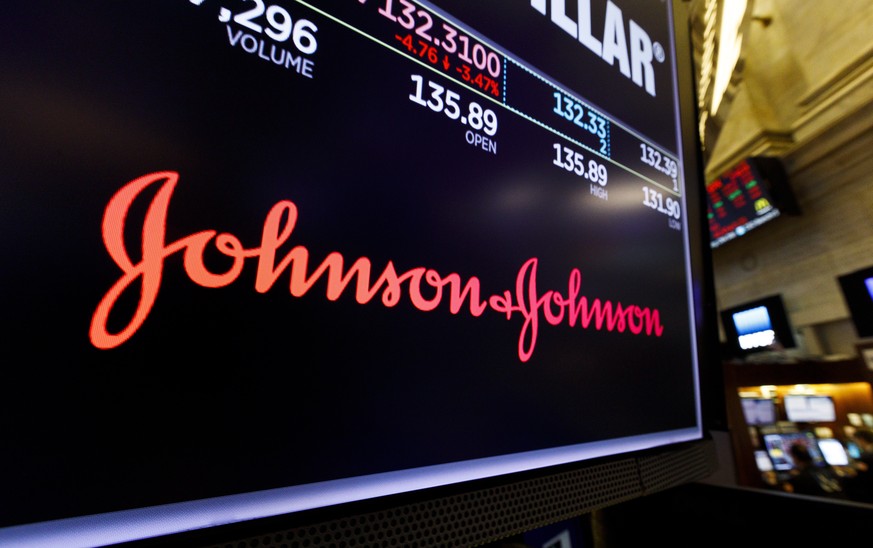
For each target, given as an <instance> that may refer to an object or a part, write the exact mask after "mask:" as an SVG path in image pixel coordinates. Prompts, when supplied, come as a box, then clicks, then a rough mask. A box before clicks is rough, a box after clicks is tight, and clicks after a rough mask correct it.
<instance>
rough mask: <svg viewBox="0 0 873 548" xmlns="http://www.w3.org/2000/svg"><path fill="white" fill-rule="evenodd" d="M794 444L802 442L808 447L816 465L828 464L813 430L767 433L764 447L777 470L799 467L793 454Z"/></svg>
mask: <svg viewBox="0 0 873 548" xmlns="http://www.w3.org/2000/svg"><path fill="white" fill-rule="evenodd" d="M794 444H801V445H804V446H805V447H806V448H807V450H808V451H809V455H810V456H811V457H812V461H813V464H814V465H815V466H825V465H826V464H827V462H826V461H825V459H824V457H823V456H822V452H821V450H820V449H819V447H818V443H817V440H816V437H815V436H814V435H813V434H812V433H811V432H792V433H783V434H765V435H764V447H765V449H766V450H767V454H768V455H770V460H772V461H773V468H774V469H775V470H776V471H782V472H784V471H787V470H792V469H794V468H796V467H797V465H796V464H795V462H794V458H793V457H792V456H791V446H792V445H794Z"/></svg>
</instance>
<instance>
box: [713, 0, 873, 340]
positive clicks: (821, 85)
mask: <svg viewBox="0 0 873 548" xmlns="http://www.w3.org/2000/svg"><path fill="white" fill-rule="evenodd" d="M752 15H753V18H752V19H753V20H752V22H751V24H750V26H749V28H748V29H747V32H746V35H745V36H744V42H743V44H744V46H743V47H744V49H743V54H742V63H741V65H740V70H739V71H738V74H737V76H738V79H737V84H736V86H735V88H734V90H733V95H732V96H731V98H730V100H729V101H728V102H727V106H726V107H724V108H726V109H728V110H727V112H720V113H719V117H720V118H722V119H723V120H724V122H723V125H722V127H721V129H720V132H719V134H718V138H717V141H716V142H715V145H714V146H713V147H712V150H709V151H707V156H708V157H709V162H708V164H707V167H706V177H707V180H711V179H713V178H714V177H715V176H717V174H718V173H720V172H721V171H723V170H725V169H727V168H729V167H730V166H731V165H733V164H734V163H736V162H737V161H739V160H740V159H741V158H743V157H744V156H750V155H759V154H763V155H772V156H778V157H781V158H782V159H783V162H784V163H785V166H786V168H787V171H788V175H789V179H790V181H791V185H792V187H793V188H794V191H795V193H796V195H797V198H798V201H799V203H800V207H801V208H802V210H803V213H802V215H800V216H796V217H788V216H783V217H781V218H778V219H776V220H775V221H773V222H772V223H770V224H767V225H764V226H761V227H759V228H758V229H756V230H753V231H751V232H749V233H747V234H746V235H744V236H743V237H742V238H739V239H736V240H734V241H732V242H728V243H727V244H725V245H724V246H723V247H720V248H718V249H716V250H714V251H713V261H714V267H715V277H716V280H715V281H716V290H717V293H718V305H719V307H720V308H724V307H727V306H732V305H734V304H738V303H741V302H743V301H747V300H751V299H754V298H757V297H761V296H764V295H769V294H773V293H781V294H782V295H783V298H784V300H785V303H786V306H787V308H788V311H789V314H790V317H791V320H792V322H793V323H794V325H795V327H796V328H798V330H799V331H801V332H802V333H803V335H804V340H805V342H806V344H807V347H808V350H809V351H810V352H812V353H814V354H839V353H844V354H854V353H855V349H854V343H855V340H856V338H857V337H856V335H855V332H854V328H853V327H852V325H851V323H850V322H849V320H848V310H847V308H846V306H845V303H844V301H843V298H842V295H841V293H840V290H839V286H838V283H837V280H836V276H838V275H839V274H843V273H845V272H849V271H851V270H855V269H857V268H861V267H865V266H870V265H873V32H871V30H870V29H873V2H870V1H869V0H846V1H842V0H841V1H836V0H756V2H755V3H754V5H753V8H752ZM764 18H767V21H768V24H766V25H765V24H763V23H762V22H761V21H762V20H763V19H764Z"/></svg>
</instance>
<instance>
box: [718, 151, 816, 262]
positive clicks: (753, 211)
mask: <svg viewBox="0 0 873 548" xmlns="http://www.w3.org/2000/svg"><path fill="white" fill-rule="evenodd" d="M706 196H707V218H708V220H709V233H710V239H711V244H710V245H711V246H712V247H713V248H716V247H720V246H722V245H724V244H726V243H727V242H730V241H732V240H734V239H736V238H738V237H741V236H743V235H745V234H747V233H748V232H749V231H750V230H753V229H755V228H758V227H760V226H761V225H764V224H765V223H768V222H771V221H773V220H775V219H777V218H778V217H780V216H781V215H784V214H789V215H798V214H800V208H799V206H798V204H797V200H796V198H795V196H794V193H793V190H792V188H791V186H790V184H789V181H788V176H787V174H786V172H785V168H784V166H783V165H782V162H781V160H780V159H779V158H775V157H768V156H753V157H749V158H745V159H743V160H742V161H740V162H739V163H738V164H737V165H735V166H733V167H732V168H731V169H730V170H728V171H726V172H725V173H723V174H721V175H720V176H719V177H718V178H716V179H715V180H713V181H711V182H709V183H708V184H707V185H706Z"/></svg>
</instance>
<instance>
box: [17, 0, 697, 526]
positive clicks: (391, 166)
mask: <svg viewBox="0 0 873 548" xmlns="http://www.w3.org/2000/svg"><path fill="white" fill-rule="evenodd" d="M207 4H208V3H207ZM204 6H206V4H204ZM286 7H287V8H288V9H289V11H291V12H292V14H295V13H296V14H300V15H297V16H298V17H306V18H308V19H311V20H313V21H315V22H317V23H318V26H319V30H318V41H319V47H318V51H317V53H316V54H315V55H313V56H312V58H313V59H315V78H314V79H312V80H310V79H307V78H304V77H301V76H300V75H297V74H294V73H293V72H291V71H287V70H285V69H283V68H280V67H276V66H273V65H271V64H270V63H268V62H265V61H263V60H259V59H257V58H256V57H255V56H253V55H250V54H246V53H244V52H243V51H241V50H240V49H239V48H238V47H237V48H232V47H230V46H229V45H228V43H227V32H226V30H225V28H224V25H223V24H220V23H218V22H217V21H216V20H215V19H214V13H215V12H214V11H210V12H208V15H207V12H205V9H206V8H205V7H201V8H195V7H193V6H192V5H190V4H188V3H186V2H154V3H148V5H145V4H139V5H132V4H129V3H125V4H123V5H122V4H120V3H117V2H108V1H107V2H94V3H91V4H89V7H88V9H87V10H85V9H83V8H82V7H81V6H74V5H57V4H56V3H50V2H28V3H26V4H25V3H20V5H17V6H16V7H15V8H14V9H13V10H12V12H13V13H12V15H11V16H10V17H9V18H6V19H7V22H5V23H4V24H3V26H4V33H3V35H2V36H3V37H2V38H0V40H2V42H0V45H2V47H0V71H2V73H3V74H4V78H3V80H2V82H0V104H2V106H0V116H2V118H0V127H2V128H3V133H5V134H6V135H7V137H6V138H4V142H5V144H4V146H3V147H2V149H0V160H2V165H3V170H4V176H3V179H4V181H3V184H2V185H0V204H2V205H0V208H2V215H0V223H2V227H0V228H2V231H3V238H2V239H0V245H2V253H3V256H4V265H5V266H4V267H3V268H2V269H0V288H2V289H0V299H2V301H0V306H2V310H3V312H2V317H3V320H2V321H3V335H2V338H3V348H4V350H3V353H4V357H3V359H2V362H3V365H2V366H0V371H2V376H3V380H2V384H0V395H2V398H0V399H2V402H0V411H2V413H0V428H2V431H3V432H4V435H3V441H2V460H3V461H5V462H4V463H3V464H4V467H3V468H4V470H5V472H4V489H3V495H2V496H3V499H4V506H8V505H7V504H6V502H9V501H15V504H14V506H13V509H12V511H11V512H8V513H7V512H4V513H3V518H2V520H3V522H2V524H3V525H8V524H13V523H20V522H27V521H35V520H41V519H49V518H56V517H65V516H69V515H77V514H83V513H93V512H101V511H109V510H117V509H122V508H133V507H138V506H141V505H151V504H161V503H167V502H173V501H178V500H189V499H193V498H203V497H209V496H216V495H222V494H229V493H237V492H244V491H252V490H257V489H266V488H272V487H279V486H286V485H296V484H301V483H308V482H312V481H319V480H324V479H331V478H339V477H350V476H355V475H361V474H368V473H375V472H380V471H387V470H395V469H404V468H411V467H417V466H425V465H430V464H437V463H444V462H455V461H460V460H467V459H474V458H479V457H485V456H492V455H502V454H509V453H515V452H520V451H526V450H533V449H540V448H547V447H556V446H562V445H569V444H575V443H582V442H587V441H595V440H603V439H609V438H613V437H620V436H629V435H634V434H640V433H647V432H655V431H663V430H668V429H675V428H683V427H688V426H693V425H694V424H695V406H694V379H693V378H692V376H691V370H692V366H691V361H690V355H691V350H690V343H689V341H688V332H689V330H690V325H689V320H688V312H687V304H686V301H687V295H686V290H685V272H684V266H683V251H682V245H681V238H682V235H681V233H680V232H677V231H674V230H669V229H667V226H666V219H665V217H664V216H663V215H660V214H657V213H654V212H652V210H650V209H648V208H646V207H644V206H642V205H641V202H642V193H641V190H640V182H639V181H637V180H635V178H634V177H633V176H632V175H630V174H626V173H624V172H623V171H621V170H620V169H618V168H616V167H615V166H611V167H610V182H609V185H608V187H607V188H608V189H609V193H610V194H609V197H610V198H609V201H603V200H598V199H597V198H595V197H594V196H592V195H591V194H590V192H589V189H588V184H587V183H583V182H580V180H579V179H578V178H576V177H575V176H573V175H570V174H567V173H566V172H563V171H562V170H560V169H558V168H556V167H555V166H553V165H552V162H551V160H552V158H553V152H552V144H553V143H555V142H559V141H560V140H559V139H558V138H557V137H555V136H554V135H552V134H550V133H548V132H547V131H545V130H543V129H541V128H538V127H536V126H534V125H533V124H531V123H530V122H528V121H526V120H524V119H522V118H520V117H518V116H515V115H513V114H511V113H509V112H508V111H505V110H501V109H500V108H499V107H496V106H493V105H492V108H494V109H495V111H496V112H497V114H498V117H499V124H500V125H499V130H498V133H497V135H496V137H495V140H496V141H497V143H498V146H499V149H498V154H497V155H492V154H490V153H487V152H485V151H482V150H480V149H476V148H474V147H473V146H470V145H468V144H467V143H466V142H465V140H464V128H463V127H462V126H460V125H458V124H457V122H454V121H452V120H449V119H448V118H447V117H445V116H444V115H441V114H437V113H434V112H431V111H429V110H427V109H425V108H422V107H419V106H418V105H415V104H414V103H412V102H411V101H409V99H408V94H409V93H410V92H411V91H412V82H411V80H410V74H413V73H417V74H423V75H425V77H426V78H429V79H432V80H435V81H440V82H443V83H444V84H445V85H446V86H447V87H450V88H451V89H454V90H456V91H458V92H460V93H461V95H462V97H464V99H465V100H473V99H476V97H477V96H475V95H474V94H472V93H471V92H470V91H469V90H466V89H464V88H462V87H461V86H460V85H459V84H457V83H455V82H449V81H448V80H445V79H444V78H442V77H441V76H439V75H436V74H430V73H428V72H427V71H426V70H425V69H423V68H421V67H418V66H415V65H412V64H411V63H410V62H409V61H408V60H405V59H403V58H401V57H399V56H397V55H396V54H394V53H390V52H389V51H387V50H386V49H385V48H383V47H381V46H378V45H376V44H374V43H372V42H370V41H367V40H363V39H361V38H360V37H359V36H357V35H355V34H353V33H352V32H351V31H350V30H348V29H346V28H343V27H340V26H338V25H336V24H334V23H332V22H330V21H328V20H326V19H324V18H323V17H321V16H319V15H318V14H315V13H312V12H309V11H308V10H306V9H305V8H303V7H302V6H298V5H296V4H293V3H286ZM213 10H214V8H213ZM524 17H525V18H527V17H529V18H530V20H531V22H532V23H531V24H536V25H540V24H541V23H544V22H547V20H546V19H545V18H543V17H542V16H541V15H540V14H538V13H537V12H535V11H534V10H533V9H530V14H529V16H528V15H524ZM525 20H526V19H525ZM552 32H560V31H559V30H557V29H553V30H552ZM519 53H520V54H521V56H522V57H524V56H525V52H519ZM594 61H596V62H600V61H599V60H597V59H595V60H594ZM615 80H616V81H618V82H621V85H622V86H623V85H624V84H626V83H629V81H627V80H626V79H625V78H624V77H623V76H621V75H620V74H618V73H617V71H616V74H615ZM611 81H612V80H609V82H611ZM606 84H607V80H604V81H603V85H606ZM587 92H588V90H580V91H579V93H580V94H582V95H584V94H585V93H587ZM641 95H644V94H642V93H640V92H639V90H637V94H636V95H635V96H634V97H637V96H641ZM617 115H618V116H621V115H622V113H618V114H617ZM641 120H642V119H641ZM641 123H642V121H641ZM664 144H665V145H666V146H667V148H668V149H673V148H675V147H674V146H672V144H673V143H671V142H666V143H664ZM159 170H174V171H178V172H179V173H180V175H181V179H180V183H179V185H178V188H177V189H176V191H175V193H174V196H173V199H172V202H171V204H170V208H169V219H170V220H169V224H168V227H167V242H171V241H174V240H176V239H178V238H181V237H183V236H186V235H188V234H191V233H193V232H196V231H199V230H207V229H214V230H218V231H219V232H223V231H227V232H230V233H232V234H234V235H236V236H237V237H239V238H240V239H241V240H242V241H243V243H244V244H245V245H247V246H249V247H254V246H256V245H258V243H259V239H260V231H261V227H262V224H263V220H264V216H265V215H266V213H267V211H268V210H269V208H270V207H271V206H272V205H273V204H274V203H276V202H277V201H279V200H284V199H287V200H291V201H293V202H294V203H295V204H296V205H297V207H298V208H299V212H300V216H299V219H298V223H297V227H296V229H295V231H294V233H293V235H292V237H291V241H290V242H289V244H288V245H286V246H285V248H284V249H286V250H287V249H290V247H292V246H293V245H303V246H305V247H307V248H308V249H309V251H310V253H311V257H312V258H311V261H312V264H318V263H320V261H321V260H322V259H323V257H324V256H325V255H326V254H327V253H329V252H332V251H338V252H340V253H341V254H342V255H343V256H344V257H345V258H346V260H347V264H348V263H350V262H351V261H353V260H355V259H357V258H358V257H362V256H365V257H368V258H369V259H370V260H371V261H372V262H373V265H374V271H376V272H379V271H381V269H382V268H383V267H384V265H385V264H386V263H387V262H388V261H392V262H393V263H394V264H395V265H396V267H397V269H398V271H405V270H408V269H410V268H413V267H417V266H426V267H428V268H433V269H435V270H437V271H438V272H440V273H441V274H444V275H445V274H448V273H450V272H457V273H459V274H460V275H461V277H462V279H464V280H466V279H468V278H469V277H471V276H476V277H478V278H479V279H480V281H481V283H482V289H483V294H484V295H491V294H497V293H501V292H502V291H504V290H512V289H513V288H514V284H515V277H516V274H517V272H518V269H519V268H520V267H521V265H522V264H523V263H524V262H525V261H526V260H527V259H529V258H531V257H537V258H538V259H539V272H538V286H539V288H540V292H541V293H542V292H544V291H546V290H548V289H555V290H559V291H561V292H562V293H564V294H566V290H567V278H568V276H569V273H570V271H571V269H573V268H579V269H580V270H581V271H582V280H583V281H582V294H583V295H588V296H589V298H592V299H593V298H595V297H599V298H601V299H604V300H611V301H613V302H622V303H635V304H639V305H640V306H646V307H651V308H653V309H658V310H660V313H661V318H662V322H663V323H664V325H665V332H664V336H663V337H660V338H654V337H644V336H633V335H631V334H630V333H628V332H626V333H608V332H606V331H595V330H593V329H589V330H582V329H579V328H575V329H570V328H568V327H566V325H561V326H557V327H552V326H548V325H546V324H545V322H544V321H542V318H541V325H540V331H539V336H538V339H537V346H536V350H535V351H534V354H533V357H532V359H531V360H530V361H529V362H527V363H522V362H520V361H519V359H518V355H517V338H518V333H519V331H520V329H521V324H522V318H521V317H520V316H518V315H515V316H514V317H513V318H512V319H511V320H506V319H505V317H501V316H500V314H498V313H495V312H493V311H488V312H486V313H485V314H484V315H483V316H481V317H478V318H474V317H471V316H470V315H469V313H466V312H465V311H462V312H461V313H459V314H458V315H452V314H450V313H449V311H448V307H447V301H446V300H444V302H443V304H442V305H441V306H440V307H439V308H438V309H437V310H434V311H432V312H426V313H424V312H421V311H418V310H416V309H414V308H413V307H412V305H411V304H410V303H409V301H408V298H404V299H402V300H401V302H400V304H399V305H398V306H396V307H394V308H386V307H384V306H383V305H382V304H381V303H380V302H379V301H378V299H376V300H374V301H372V302H370V303H369V304H366V305H359V304H357V303H356V302H354V300H353V299H352V297H351V295H350V292H348V291H347V292H346V293H344V295H343V296H342V297H341V298H340V299H339V300H338V301H336V302H330V301H328V300H327V299H326V298H325V296H324V284H323V283H320V284H317V285H316V287H315V288H313V290H311V291H310V292H309V293H308V294H307V295H305V296H303V297H299V298H298V297H292V296H291V295H290V294H289V292H288V286H287V284H288V276H287V273H286V274H285V275H283V276H281V277H280V279H279V281H278V282H277V283H276V284H275V286H274V287H273V288H272V289H271V290H270V291H269V292H267V293H265V294H258V293H257V292H255V290H254V274H255V264H254V261H249V262H247V264H246V266H245V267H244V269H243V273H242V275H241V276H240V278H239V279H238V280H237V281H236V282H234V283H233V284H231V285H230V286H228V287H224V288H219V289H207V288H203V287H199V286H197V285H196V284H194V283H193V282H192V281H191V280H190V279H188V277H187V275H186V274H185V272H184V270H183V267H182V258H181V255H180V254H176V255H173V256H172V257H171V258H169V259H168V260H167V261H166V264H165V268H164V276H165V277H164V280H163V282H162V286H161V291H160V294H159V296H158V299H157V302H156V304H155V306H154V308H153V309H152V312H151V314H150V315H149V317H148V319H147V320H146V322H145V323H144V325H143V326H142V328H141V329H140V330H139V331H138V332H137V333H136V334H135V335H134V336H133V337H132V338H131V339H130V340H129V341H128V342H126V343H125V344H123V345H122V346H120V347H119V348H116V349H113V350H98V349H96V348H94V347H93V346H92V345H91V344H90V342H89V340H88V326H89V322H90V319H91V315H92V314H93V312H94V309H95V307H96V305H97V303H98V302H99V301H100V299H101V298H102V296H103V295H104V294H105V292H106V291H107V290H108V289H109V287H110V286H111V285H112V284H113V283H114V282H115V281H116V280H117V279H118V277H119V276H120V271H119V270H118V268H117V266H116V265H115V264H114V263H113V262H112V261H111V259H110V258H109V256H108V254H107V253H106V250H105V249H104V247H103V244H102V241H101V237H100V226H101V219H102V215H103V209H104V208H105V207H106V203H107V202H108V200H109V198H110V197H111V196H112V195H113V194H114V193H115V192H116V191H117V190H118V189H119V188H121V187H122V186H123V185H124V184H125V183H126V182H128V181H130V180H132V179H134V178H136V177H139V176H141V175H144V174H146V173H150V172H154V171H159ZM144 198H145V201H147V200H149V199H150V198H151V194H150V193H148V192H147V193H146V194H145V195H144ZM629 204H630V205H629ZM143 211H144V203H143V204H140V203H138V209H136V210H135V211H134V213H133V214H132V217H131V220H130V227H131V229H132V230H133V231H134V232H135V229H136V228H137V227H139V226H141V216H142V214H143ZM137 215H138V216H139V217H137ZM136 218H138V219H140V220H139V222H137V221H135V220H134V219H136ZM137 239H138V237H137V236H136V234H133V235H132V240H131V241H132V243H131V244H130V247H129V248H130V249H133V250H135V249H136V247H135V245H136V241H137ZM131 253H132V255H133V256H134V257H135V256H136V252H135V251H132V252H131ZM212 259H214V260H215V261H216V262H214V263H213V264H214V265H215V269H216V271H221V270H223V268H222V265H224V266H226V265H227V261H226V259H225V260H224V262H222V259H221V257H218V256H217V254H216V256H214V257H212ZM133 296H134V297H135V294H134V295H133ZM120 308H123V307H120Z"/></svg>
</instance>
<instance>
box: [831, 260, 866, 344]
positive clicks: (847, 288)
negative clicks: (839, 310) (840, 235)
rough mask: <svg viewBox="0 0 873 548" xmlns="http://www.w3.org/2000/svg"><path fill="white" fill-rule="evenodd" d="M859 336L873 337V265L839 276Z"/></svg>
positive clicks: (841, 288)
mask: <svg viewBox="0 0 873 548" xmlns="http://www.w3.org/2000/svg"><path fill="white" fill-rule="evenodd" d="M837 282H838V283H839V286H840V291H841V293H842V295H843V299H844V300H845V302H846V306H847V307H848V309H849V314H850V317H851V319H852V324H853V325H854V327H855V332H856V333H857V334H858V337H861V338H866V337H873V266H870V267H867V268H862V269H859V270H856V271H854V272H849V273H847V274H843V275H840V276H838V277H837Z"/></svg>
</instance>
